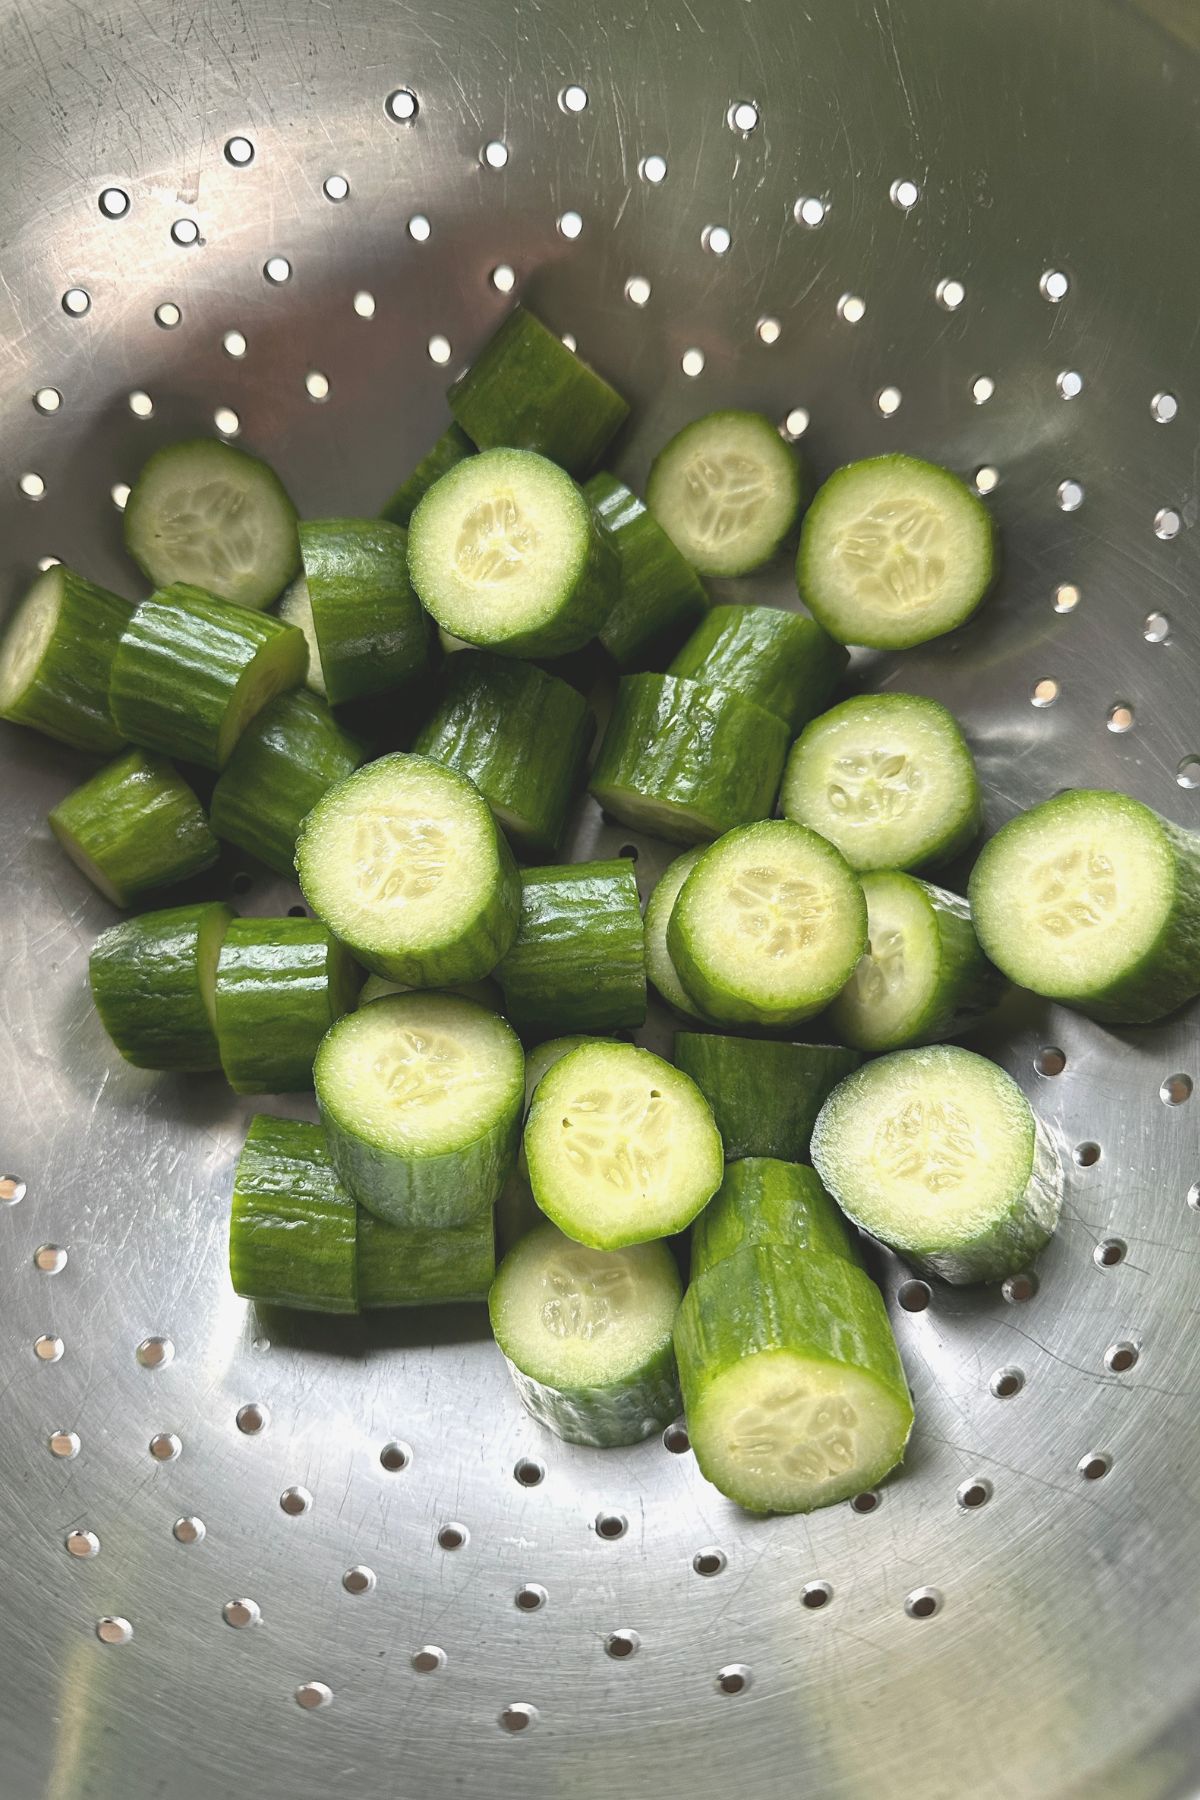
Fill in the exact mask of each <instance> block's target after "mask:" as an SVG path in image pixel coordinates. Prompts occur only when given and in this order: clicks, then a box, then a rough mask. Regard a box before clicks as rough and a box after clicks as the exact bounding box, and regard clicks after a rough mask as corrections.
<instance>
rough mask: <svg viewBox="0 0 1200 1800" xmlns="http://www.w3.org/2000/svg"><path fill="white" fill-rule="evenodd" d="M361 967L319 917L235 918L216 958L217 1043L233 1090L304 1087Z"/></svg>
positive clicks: (355, 988)
mask: <svg viewBox="0 0 1200 1800" xmlns="http://www.w3.org/2000/svg"><path fill="white" fill-rule="evenodd" d="M361 979H362V971H361V969H359V968H358V966H357V964H356V963H355V962H354V961H353V959H352V958H351V956H350V953H349V951H347V950H344V949H343V948H342V946H341V944H339V943H338V941H337V939H336V938H334V937H332V936H331V935H330V933H329V932H328V931H327V930H326V929H325V927H324V925H322V924H321V922H320V920H319V919H292V918H286V919H235V920H234V921H233V923H232V924H231V925H230V927H229V930H228V931H227V932H226V933H225V942H224V943H223V944H222V946H221V955H220V959H219V960H218V963H217V988H216V1009H217V1044H218V1047H219V1049H220V1052H221V1067H222V1068H223V1069H224V1071H225V1079H226V1081H227V1082H228V1083H229V1085H230V1087H231V1088H232V1089H233V1091H234V1093H236V1094H289V1093H302V1092H304V1091H305V1090H307V1089H310V1088H311V1087H312V1084H313V1078H312V1067H313V1058H314V1057H315V1056H316V1054H317V1047H318V1045H319V1044H320V1042H321V1039H322V1038H323V1037H324V1035H325V1033H326V1032H327V1031H328V1030H329V1027H330V1026H331V1025H332V1024H334V1023H335V1021H336V1020H337V1019H340V1018H341V1016H342V1014H343V1013H344V1012H345V1011H347V1009H348V1008H349V1007H350V1006H351V1005H352V1004H353V1001H354V998H355V995H356V993H357V991H358V985H359V982H360V981H361Z"/></svg>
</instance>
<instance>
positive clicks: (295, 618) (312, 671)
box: [276, 575, 328, 700]
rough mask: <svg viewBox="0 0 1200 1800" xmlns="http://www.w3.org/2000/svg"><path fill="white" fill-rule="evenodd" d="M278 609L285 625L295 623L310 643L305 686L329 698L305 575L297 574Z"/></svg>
mask: <svg viewBox="0 0 1200 1800" xmlns="http://www.w3.org/2000/svg"><path fill="white" fill-rule="evenodd" d="M276 611H277V612H278V614H279V617H280V619H281V620H282V622H283V623H284V624H285V625H294V626H295V628H296V630H297V631H302V632H303V633H304V641H305V643H306V644H307V645H308V673H307V674H306V675H305V677H304V685H305V687H306V688H307V689H308V690H309V692H310V693H312V694H316V695H317V696H318V697H319V698H320V699H322V700H325V699H328V694H327V692H326V688H325V671H324V669H323V668H322V667H321V646H320V644H318V642H317V627H316V622H315V620H314V619H313V610H312V600H311V599H310V597H309V592H308V583H307V581H305V579H304V577H303V575H297V577H296V579H295V581H293V583H292V585H291V586H290V587H289V588H285V589H284V591H283V596H282V598H281V599H280V602H279V605H278V607H277V608H276Z"/></svg>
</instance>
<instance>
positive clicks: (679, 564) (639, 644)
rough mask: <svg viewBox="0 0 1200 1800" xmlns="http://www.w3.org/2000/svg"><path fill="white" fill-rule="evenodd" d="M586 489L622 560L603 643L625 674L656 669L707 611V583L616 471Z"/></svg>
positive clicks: (600, 476)
mask: <svg viewBox="0 0 1200 1800" xmlns="http://www.w3.org/2000/svg"><path fill="white" fill-rule="evenodd" d="M583 493H584V498H585V499H586V500H587V502H588V505H589V506H590V507H591V508H592V511H593V512H594V513H595V515H596V517H597V518H598V519H599V521H600V525H601V527H602V529H603V530H604V531H605V532H607V534H608V537H609V540H610V542H611V543H612V546H613V549H614V550H615V551H616V553H617V561H618V563H619V565H620V585H619V588H618V592H617V599H616V602H615V604H614V605H613V609H612V611H611V612H610V613H609V615H608V618H607V619H606V620H605V622H604V624H603V625H602V626H601V628H600V632H599V634H598V635H599V638H600V642H601V643H602V644H603V645H604V648H605V649H606V650H607V651H608V654H609V655H610V656H611V657H612V659H613V661H614V662H615V663H616V665H617V667H618V669H620V670H621V671H622V672H623V673H632V672H634V671H636V670H640V669H652V668H654V667H655V666H656V665H657V664H658V663H659V662H661V661H663V660H664V659H665V658H666V657H667V656H669V655H670V654H671V652H672V650H674V649H675V647H676V646H677V644H678V642H679V639H680V638H681V637H682V635H683V633H684V632H685V631H687V630H688V628H689V626H691V625H693V624H694V623H695V622H696V621H697V620H698V619H700V618H702V617H703V616H704V612H705V609H706V607H707V606H708V595H707V593H706V592H705V589H704V584H703V582H702V581H701V580H700V577H699V576H698V575H697V573H696V571H695V570H694V569H693V568H692V565H691V564H690V563H689V562H687V561H685V559H684V558H683V557H682V556H681V555H680V554H679V552H678V550H677V549H676V548H675V546H674V544H673V543H672V542H671V540H670V538H669V537H668V536H667V534H666V532H665V531H664V530H663V528H662V526H661V525H660V524H659V523H658V521H657V519H655V518H654V517H653V516H652V515H651V513H650V512H649V511H648V510H647V508H646V507H645V506H644V505H643V503H642V501H640V500H639V499H638V497H637V495H636V494H635V493H633V492H632V490H631V489H629V488H627V487H626V486H625V484H624V482H622V481H618V480H617V478H616V476H615V475H609V474H608V473H607V472H605V471H601V472H600V473H599V474H597V475H593V476H592V478H591V480H590V481H587V482H585V483H584V488H583Z"/></svg>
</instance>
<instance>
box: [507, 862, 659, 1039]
mask: <svg viewBox="0 0 1200 1800" xmlns="http://www.w3.org/2000/svg"><path fill="white" fill-rule="evenodd" d="M496 979H497V981H498V982H499V983H500V986H501V988H502V989H503V991H504V1011H505V1014H506V1015H507V1017H508V1018H509V1019H511V1020H512V1023H513V1024H514V1025H515V1026H516V1028H517V1030H518V1031H520V1032H523V1033H526V1034H528V1035H529V1036H533V1037H539V1036H542V1037H544V1036H546V1035H547V1034H550V1033H560V1032H563V1031H578V1032H585V1033H586V1032H603V1031H621V1030H625V1029H630V1028H632V1027H634V1026H636V1025H641V1024H643V1023H644V1022H645V1018H646V957H645V948H644V933H643V930H642V910H641V902H640V901H639V899H638V891H637V880H636V877H635V876H634V872H633V864H632V862H630V861H629V860H628V858H620V859H617V860H615V861H612V862H594V863H566V864H562V865H558V866H552V867H550V868H545V869H523V870H522V871H521V923H520V925H519V926H518V928H517V935H516V939H515V941H514V943H513V946H512V948H511V949H510V950H509V952H508V954H507V956H505V957H504V958H503V960H502V961H501V962H500V963H499V964H498V965H497V968H496Z"/></svg>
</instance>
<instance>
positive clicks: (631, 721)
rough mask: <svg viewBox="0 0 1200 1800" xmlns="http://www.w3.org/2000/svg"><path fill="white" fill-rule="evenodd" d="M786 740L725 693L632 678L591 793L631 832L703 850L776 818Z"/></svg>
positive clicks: (623, 685) (778, 727)
mask: <svg viewBox="0 0 1200 1800" xmlns="http://www.w3.org/2000/svg"><path fill="white" fill-rule="evenodd" d="M787 738H788V733H787V727H786V726H785V725H784V724H783V722H782V720H780V719H777V718H776V717H775V716H774V714H773V713H768V712H764V711H763V709H762V708H761V707H760V706H755V705H754V704H753V702H752V701H748V700H741V699H739V698H738V696H737V695H736V694H731V693H729V692H728V691H727V690H726V689H721V688H707V687H701V686H700V685H699V683H698V682H694V681H685V680H682V679H681V678H679V677H677V676H674V675H652V674H643V675H626V676H624V677H623V678H622V680H621V682H620V684H619V686H618V688H617V697H616V701H615V703H614V705H613V710H612V716H611V718H610V719H609V722H608V729H607V730H606V732H605V734H604V741H603V743H602V744H601V746H600V754H599V756H598V757H597V759H596V766H595V768H594V769H593V771H592V778H591V781H590V783H589V789H590V792H591V793H592V795H593V797H594V798H595V799H596V800H597V801H598V802H599V804H600V805H601V806H602V807H603V808H604V810H605V812H607V813H611V815H612V816H613V818H615V819H619V820H620V822H621V823H622V824H623V825H630V826H632V827H634V828H635V829H637V828H642V829H644V830H647V831H650V832H652V833H653V834H654V835H655V836H656V837H662V838H667V839H668V840H669V841H671V842H673V843H679V844H696V843H703V842H705V841H706V840H708V839H711V838H716V837H720V836H721V834H722V832H725V831H729V830H731V829H732V827H733V826H735V825H746V824H749V823H750V821H751V820H753V819H764V818H767V817H768V816H769V815H770V813H771V811H772V809H773V807H774V805H775V796H776V794H777V793H778V791H779V782H780V777H781V776H782V773H783V764H784V759H785V758H786V756H787Z"/></svg>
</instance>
